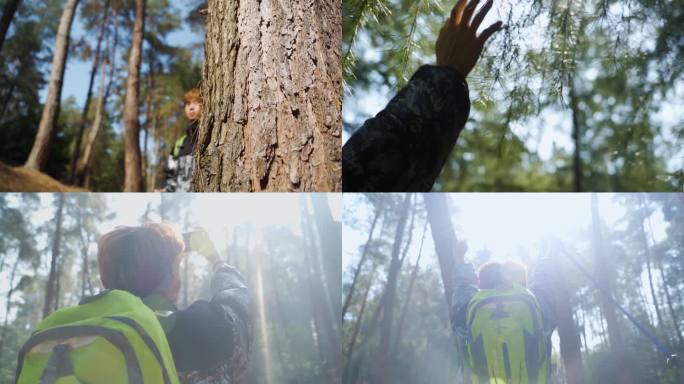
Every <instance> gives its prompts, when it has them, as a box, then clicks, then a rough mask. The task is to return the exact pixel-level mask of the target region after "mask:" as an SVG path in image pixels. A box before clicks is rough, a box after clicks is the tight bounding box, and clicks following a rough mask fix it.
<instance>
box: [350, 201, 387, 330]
mask: <svg viewBox="0 0 684 384" xmlns="http://www.w3.org/2000/svg"><path fill="white" fill-rule="evenodd" d="M381 213H382V208H381V207H380V206H378V208H376V209H375V215H374V216H373V222H372V223H371V227H370V230H369V231H368V239H366V244H365V245H364V246H363V251H362V252H361V258H360V259H359V264H358V265H357V266H356V269H355V270H354V277H353V278H352V283H351V286H350V287H349V293H347V297H346V298H345V299H344V305H343V306H342V319H344V315H346V314H347V309H348V308H349V303H350V302H351V298H352V296H353V295H354V288H356V281H357V280H358V278H359V274H360V273H361V268H363V264H364V263H365V262H366V257H367V256H368V249H369V248H370V242H371V240H372V239H373V232H374V231H375V225H376V224H377V222H378V219H379V218H380V215H381Z"/></svg>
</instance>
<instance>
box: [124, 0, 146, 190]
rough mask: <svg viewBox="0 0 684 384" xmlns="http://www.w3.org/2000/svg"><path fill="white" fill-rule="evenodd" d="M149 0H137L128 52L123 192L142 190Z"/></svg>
mask: <svg viewBox="0 0 684 384" xmlns="http://www.w3.org/2000/svg"><path fill="white" fill-rule="evenodd" d="M146 6H147V1H146V0H136V1H135V23H134V26H133V37H132V43H131V51H130V53H129V56H128V78H127V79H126V97H125V99H124V111H123V123H124V192H141V191H142V188H143V179H142V159H141V156H140V120H139V116H138V115H139V113H140V65H141V63H142V46H143V40H144V35H145V9H146Z"/></svg>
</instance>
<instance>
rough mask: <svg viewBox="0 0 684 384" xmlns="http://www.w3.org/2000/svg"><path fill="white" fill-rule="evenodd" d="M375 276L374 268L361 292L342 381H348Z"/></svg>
mask: <svg viewBox="0 0 684 384" xmlns="http://www.w3.org/2000/svg"><path fill="white" fill-rule="evenodd" d="M374 278H375V269H373V271H372V272H371V274H370V279H369V280H368V286H367V287H366V290H365V291H364V293H363V299H361V309H359V316H358V318H357V319H356V322H355V323H354V330H353V331H352V336H351V340H350V341H349V346H348V347H347V354H346V359H345V365H344V372H343V377H342V382H343V383H349V374H350V373H351V372H350V368H351V366H352V357H353V356H354V347H355V346H356V340H357V338H358V337H359V331H360V330H361V322H362V321H363V314H364V313H365V312H366V304H367V303H368V294H369V293H370V290H371V287H372V286H373V280H374Z"/></svg>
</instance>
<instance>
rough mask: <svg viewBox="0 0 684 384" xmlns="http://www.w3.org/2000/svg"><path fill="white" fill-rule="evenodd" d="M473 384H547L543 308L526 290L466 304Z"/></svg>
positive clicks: (493, 293)
mask: <svg viewBox="0 0 684 384" xmlns="http://www.w3.org/2000/svg"><path fill="white" fill-rule="evenodd" d="M467 325H468V330H469V338H468V341H467V344H466V350H467V356H468V362H469V365H470V368H471V372H472V378H471V381H472V383H473V384H545V383H546V381H547V375H548V357H547V354H546V344H545V340H544V334H543V331H542V317H541V311H540V309H539V303H538V302H537V299H536V298H535V297H534V295H533V294H532V293H531V292H530V291H529V290H527V289H526V288H524V287H522V286H513V287H511V288H510V289H506V290H499V289H484V290H481V291H479V292H478V293H476V294H475V295H474V296H473V298H472V299H471V300H470V302H469V303H468V309H467Z"/></svg>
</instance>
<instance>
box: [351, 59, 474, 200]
mask: <svg viewBox="0 0 684 384" xmlns="http://www.w3.org/2000/svg"><path fill="white" fill-rule="evenodd" d="M469 113H470V99H469V98H468V84H467V83H466V81H465V79H464V78H463V76H461V75H460V74H459V73H458V72H456V71H455V70H453V69H451V68H448V67H437V66H430V65H425V66H423V67H421V68H420V69H418V71H417V72H416V73H415V74H414V75H413V77H412V78H411V80H410V81H409V82H408V84H406V86H405V87H404V88H403V89H402V90H401V91H399V93H398V94H397V95H396V96H395V97H394V98H393V99H392V100H391V101H390V102H389V104H388V105H387V107H386V108H385V109H384V110H382V111H381V112H380V113H378V114H377V115H376V116H375V117H373V118H371V119H369V120H367V121H366V122H365V123H364V124H363V126H362V127H361V128H359V129H358V130H357V131H356V132H355V133H354V135H352V137H351V138H350V139H349V140H348V141H347V143H346V144H345V145H344V147H343V148H342V189H343V190H344V191H345V192H426V191H430V190H431V189H432V185H433V184H434V182H435V180H436V179H437V176H439V173H440V171H441V169H442V166H444V163H445V162H446V160H447V158H448V157H449V153H450V152H451V150H452V149H453V147H454V144H456V140H457V139H458V135H459V134H460V133H461V130H462V129H463V127H464V126H465V123H466V121H467V119H468V114H469Z"/></svg>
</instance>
